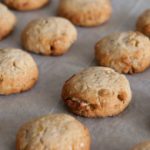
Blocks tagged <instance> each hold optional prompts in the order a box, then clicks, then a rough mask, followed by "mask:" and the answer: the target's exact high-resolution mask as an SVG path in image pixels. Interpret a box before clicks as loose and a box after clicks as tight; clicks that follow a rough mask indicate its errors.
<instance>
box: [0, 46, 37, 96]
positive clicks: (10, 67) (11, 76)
mask: <svg viewBox="0 0 150 150" xmlns="http://www.w3.org/2000/svg"><path fill="white" fill-rule="evenodd" d="M37 79H38V68H37V65H36V63H35V61H34V60H33V58H32V57H31V56H30V55H29V54H28V53H26V52H24V51H22V50H20V49H14V48H7V49H0V94H2V95H8V94H14V93H20V92H23V91H26V90H29V89H30V88H32V87H33V85H34V84H35V83H36V81H37Z"/></svg>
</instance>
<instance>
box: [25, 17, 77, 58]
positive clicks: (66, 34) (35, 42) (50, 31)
mask: <svg viewBox="0 0 150 150" xmlns="http://www.w3.org/2000/svg"><path fill="white" fill-rule="evenodd" d="M76 39H77V31H76V29H75V27H74V26H73V25H72V23H71V22H70V21H68V20H66V19H64V18H60V17H49V18H41V19H38V20H34V21H31V22H30V23H29V24H28V25H27V27H26V28H25V29H24V31H23V33H22V45H23V46H24V48H25V49H26V50H29V51H32V52H34V53H39V54H43V55H55V56H57V55H62V54H64V53H65V52H67V51H68V49H69V48H70V47H71V45H72V44H73V43H74V42H75V41H76Z"/></svg>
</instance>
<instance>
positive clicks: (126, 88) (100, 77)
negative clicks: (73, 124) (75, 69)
mask: <svg viewBox="0 0 150 150" xmlns="http://www.w3.org/2000/svg"><path fill="white" fill-rule="evenodd" d="M131 97H132V93H131V89H130V85H129V82H128V80H127V79H126V77H125V76H124V75H121V74H119V73H117V72H115V71H114V70H112V69H110V68H106V67H90V68H88V69H85V70H83V71H81V72H80V73H78V74H75V75H73V76H72V77H71V78H70V79H68V80H67V81H66V82H65V84H64V86H63V89H62V99H63V100H64V102H65V104H66V105H67V106H68V108H69V109H70V110H71V111H72V112H73V113H75V114H77V115H81V116H84V117H107V116H115V115H118V114H120V113H121V112H122V111H123V110H124V109H125V108H126V107H127V106H128V105H129V103H130V101H131Z"/></svg>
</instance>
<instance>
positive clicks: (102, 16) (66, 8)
mask: <svg viewBox="0 0 150 150" xmlns="http://www.w3.org/2000/svg"><path fill="white" fill-rule="evenodd" d="M111 13H112V6H111V3H110V1H109V0H60V4H59V8H58V15H60V16H62V17H65V18H68V19H69V20H71V21H72V22H73V23H74V24H76V25H79V26H96V25H100V24H102V23H104V22H106V21H107V20H108V19H109V18H110V16H111Z"/></svg>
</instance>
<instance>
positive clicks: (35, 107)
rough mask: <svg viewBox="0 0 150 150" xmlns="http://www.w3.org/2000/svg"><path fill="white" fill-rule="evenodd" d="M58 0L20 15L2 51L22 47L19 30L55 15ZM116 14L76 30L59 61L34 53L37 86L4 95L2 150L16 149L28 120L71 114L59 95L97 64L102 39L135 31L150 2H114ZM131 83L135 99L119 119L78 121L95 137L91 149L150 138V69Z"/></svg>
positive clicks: (123, 148) (121, 149)
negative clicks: (96, 49) (96, 46)
mask: <svg viewBox="0 0 150 150" xmlns="http://www.w3.org/2000/svg"><path fill="white" fill-rule="evenodd" d="M57 5H58V0H53V1H52V2H51V3H50V4H49V5H48V6H46V7H45V8H43V9H40V10H37V11H31V12H16V11H14V13H15V14H16V16H17V18H18V24H17V27H16V29H15V31H14V32H13V33H12V34H11V36H9V37H8V38H6V39H5V40H3V41H0V48H2V47H17V48H21V46H20V32H21V31H22V29H23V28H24V26H25V25H26V24H27V23H28V22H29V21H30V20H32V19H35V18H39V17H42V16H53V15H56V8H57ZM112 5H113V15H112V18H111V19H110V20H109V22H108V23H106V24H104V25H103V26H99V27H94V28H81V27H78V28H77V29H78V31H79V32H78V33H79V35H78V41H77V42H76V43H75V44H74V45H73V47H72V48H71V50H70V51H69V52H68V53H67V54H65V55H64V56H61V57H44V56H39V55H34V54H32V56H33V57H34V59H35V60H36V62H37V63H38V66H39V70H40V78H39V81H38V83H37V85H36V86H35V87H34V88H33V89H32V90H31V91H28V92H25V93H22V94H17V95H12V96H0V150H15V136H16V132H17V130H18V128H19V127H20V126H21V125H22V124H23V123H24V122H26V121H28V120H30V119H32V118H34V117H38V116H41V115H45V114H47V113H62V112H64V113H69V114H71V113H70V112H68V110H67V109H66V107H65V106H64V104H63V102H62V100H61V97H60V93H61V88H62V85H63V83H64V81H65V80H66V79H67V78H68V77H70V76H71V75H72V74H74V73H76V72H78V71H80V70H82V69H83V68H85V67H88V66H94V65H95V61H94V51H93V50H94V44H95V43H96V42H97V41H98V40H99V39H100V38H101V37H103V36H104V35H107V34H109V33H111V32H115V31H126V30H134V26H135V21H136V19H137V16H138V15H139V14H140V13H141V12H142V11H143V10H145V9H146V8H148V7H149V6H150V0H112ZM127 77H128V79H129V80H130V83H131V87H132V91H133V101H132V103H131V105H130V106H129V108H128V109H127V110H126V111H125V112H123V113H122V114H120V115H119V116H117V117H113V118H105V119H101V118H98V119H86V118H82V117H76V118H77V119H79V120H80V121H81V122H83V123H84V124H86V126H87V127H88V128H89V130H90V132H91V136H92V146H91V149H92V150H129V149H130V148H131V147H132V146H133V145H134V144H135V143H138V142H140V141H143V140H148V139H150V69H149V70H147V71H145V72H144V73H140V74H136V75H133V76H131V75H129V76H127Z"/></svg>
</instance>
